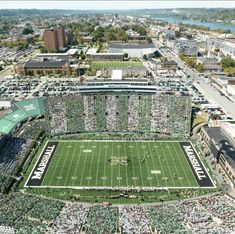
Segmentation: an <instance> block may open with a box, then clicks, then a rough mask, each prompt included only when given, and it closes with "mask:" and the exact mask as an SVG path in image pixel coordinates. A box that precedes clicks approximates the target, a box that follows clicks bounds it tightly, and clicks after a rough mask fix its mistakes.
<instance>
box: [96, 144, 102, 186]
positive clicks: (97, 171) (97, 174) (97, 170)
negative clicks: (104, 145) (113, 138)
mask: <svg viewBox="0 0 235 234" xmlns="http://www.w3.org/2000/svg"><path fill="white" fill-rule="evenodd" d="M100 148H101V143H100V144H99V157H98V162H97V167H96V179H95V185H96V186H97V180H98V176H99V163H100Z"/></svg>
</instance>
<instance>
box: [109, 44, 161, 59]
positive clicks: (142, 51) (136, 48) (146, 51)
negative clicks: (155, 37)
mask: <svg viewBox="0 0 235 234" xmlns="http://www.w3.org/2000/svg"><path fill="white" fill-rule="evenodd" d="M156 51H157V49H156V47H155V45H154V44H153V43H148V44H131V43H110V44H109V52H110V53H127V54H128V56H129V57H133V58H135V57H137V58H142V57H143V56H144V55H151V54H154V53H155V52H156Z"/></svg>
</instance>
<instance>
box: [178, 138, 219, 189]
mask: <svg viewBox="0 0 235 234" xmlns="http://www.w3.org/2000/svg"><path fill="white" fill-rule="evenodd" d="M179 144H180V147H181V149H182V150H183V152H184V154H185V157H186V159H187V161H188V163H189V165H190V168H191V170H192V172H193V174H194V176H195V178H196V180H197V183H198V185H199V186H200V187H201V188H215V185H214V183H213V180H212V179H211V177H210V175H209V173H208V171H207V170H206V168H205V166H204V164H203V162H202V161H201V159H200V158H199V156H198V154H197V152H196V150H195V149H194V147H193V145H192V144H191V142H179Z"/></svg>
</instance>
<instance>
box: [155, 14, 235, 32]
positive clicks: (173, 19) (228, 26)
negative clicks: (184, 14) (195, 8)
mask: <svg viewBox="0 0 235 234" xmlns="http://www.w3.org/2000/svg"><path fill="white" fill-rule="evenodd" d="M152 18H153V19H156V20H163V21H166V22H168V23H176V24H179V23H182V24H191V25H198V26H204V27H208V28H210V29H218V28H221V29H224V30H230V31H231V32H233V33H235V24H226V23H218V22H201V21H199V20H192V19H182V18H177V17H171V16H153V17H152Z"/></svg>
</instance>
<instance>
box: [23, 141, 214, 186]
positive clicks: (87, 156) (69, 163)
mask: <svg viewBox="0 0 235 234" xmlns="http://www.w3.org/2000/svg"><path fill="white" fill-rule="evenodd" d="M190 147H191V148H192V149H191V148H190ZM190 149H191V151H190ZM192 152H194V154H195V155H192V154H193V153H192ZM187 153H188V155H189V157H188V156H187ZM192 156H194V158H193V159H192ZM190 158H191V159H192V160H191V159H190ZM195 158H197V160H198V161H199V162H200V163H199V162H198V163H199V164H200V166H201V170H202V171H199V169H198V168H199V167H198V168H197V167H195V165H196V164H195ZM190 160H191V161H190ZM200 173H201V174H200ZM203 173H204V174H205V175H204V176H203ZM204 179H205V180H206V181H204V182H203V183H202V184H200V183H201V181H200V180H202V181H203V180H204ZM204 185H205V186H204ZM25 186H26V187H58V188H63V187H74V188H75V187H77V188H80V187H146V188H147V187H159V188H161V187H164V188H192V187H195V188H196V187H213V183H212V181H211V179H210V177H209V174H208V173H207V171H206V169H205V167H204V165H203V164H202V162H201V161H200V160H199V158H198V155H197V153H196V151H195V150H194V148H193V147H192V145H191V143H190V142H177V141H69V140H68V141H67V140H66V141H48V142H47V143H46V144H45V146H44V148H43V150H42V152H41V155H40V156H39V158H38V160H37V162H36V164H35V166H34V168H33V170H32V172H31V174H30V176H29V178H28V180H27V182H26V185H25Z"/></svg>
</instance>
